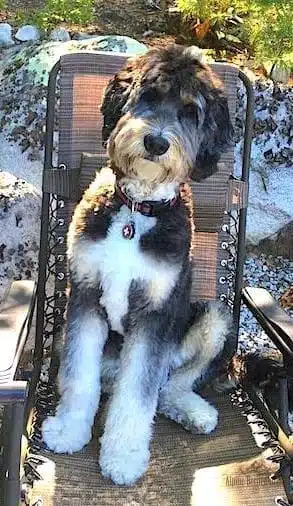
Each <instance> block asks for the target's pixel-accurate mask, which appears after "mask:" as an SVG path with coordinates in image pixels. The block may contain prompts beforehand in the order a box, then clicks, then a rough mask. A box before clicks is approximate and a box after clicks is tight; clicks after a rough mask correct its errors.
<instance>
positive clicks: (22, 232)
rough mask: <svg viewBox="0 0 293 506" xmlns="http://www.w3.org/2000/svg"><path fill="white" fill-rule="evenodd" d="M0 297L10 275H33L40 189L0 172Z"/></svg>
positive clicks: (28, 276) (33, 277)
mask: <svg viewBox="0 0 293 506" xmlns="http://www.w3.org/2000/svg"><path fill="white" fill-rule="evenodd" d="M0 188H1V194H0V301H1V300H2V298H3V297H4V295H5V292H6V289H7V288H8V286H9V284H10V280H12V279H31V278H32V279H36V276H37V262H38V249H39V234H40V212H41V193H40V191H38V190H37V189H36V188H34V187H33V186H32V185H31V184H29V183H27V182H25V181H23V180H22V179H18V178H16V177H14V176H13V175H11V174H9V173H8V172H1V173H0Z"/></svg>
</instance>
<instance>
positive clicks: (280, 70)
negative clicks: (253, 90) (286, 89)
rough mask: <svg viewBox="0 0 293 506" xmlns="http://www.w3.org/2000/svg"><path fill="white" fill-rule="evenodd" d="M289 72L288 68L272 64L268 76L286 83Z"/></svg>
mask: <svg viewBox="0 0 293 506" xmlns="http://www.w3.org/2000/svg"><path fill="white" fill-rule="evenodd" d="M290 74H291V71H290V69H285V68H284V67H280V66H278V65H273V66H272V69H271V72H270V77H271V79H272V80H273V81H275V82H279V83H284V84H287V83H288V81H289V78H290Z"/></svg>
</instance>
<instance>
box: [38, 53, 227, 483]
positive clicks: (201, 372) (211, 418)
mask: <svg viewBox="0 0 293 506" xmlns="http://www.w3.org/2000/svg"><path fill="white" fill-rule="evenodd" d="M102 112H103V114H104V128H103V135H104V139H105V141H108V153H109V159H110V167H109V168H105V169H102V170H101V172H100V173H99V174H98V175H97V177H96V179H95V181H94V182H93V183H92V184H91V186H90V187H89V189H88V190H87V191H86V192H85V194H84V196H83V198H82V200H81V202H80V203H79V205H78V206H77V208H76V210H75V214H74V217H73V220H72V223H71V225H70V230H69V235H68V257H69V268H70V295H69V300H68V307H67V326H66V342H65V352H64V357H63V361H62V363H61V367H60V373H59V386H60V394H61V400H60V403H59V405H58V408H57V412H56V415H55V416H54V417H49V418H48V419H47V420H46V421H45V422H44V424H43V438H44V441H45V443H46V444H47V445H48V447H49V448H51V449H52V450H55V451H56V452H68V453H71V452H75V451H77V450H80V449H81V448H82V447H83V446H84V445H85V444H87V443H88V442H89V440H90V439H91V428H92V425H93V421H94V417H95V414H96V411H97V408H98V405H99V398H100V392H101V385H102V388H104V389H105V390H107V391H108V392H111V396H110V400H109V407H108V411H107V417H106V422H105V428H104V434H103V436H102V438H101V451H100V467H101V470H102V473H103V475H104V476H106V477H110V478H111V479H112V480H113V481H114V482H115V483H117V484H132V483H134V482H135V481H136V480H137V479H138V478H139V477H140V476H141V475H142V474H143V473H144V471H145V470H146V469H147V466H148V462H149V444H150V438H151V432H152V423H153V420H154V416H155V413H156V410H157V409H158V410H159V411H160V412H162V413H164V414H165V415H166V416H168V417H170V418H172V419H173V420H176V421H177V422H179V423H181V424H182V425H183V426H185V427H187V428H189V429H192V430H195V431H197V432H199V433H204V434H207V433H209V432H211V431H212V430H213V429H214V428H215V427H216V425H217V419H218V415H217V410H216V409H215V408H214V407H213V406H211V405H210V404H209V403H208V402H207V401H206V400H205V399H203V398H202V397H200V395H198V394H197V393H195V391H194V390H195V388H196V387H197V386H198V385H199V382H200V381H201V380H202V378H203V377H204V376H205V375H206V374H207V373H208V371H209V369H210V367H211V365H212V364H213V363H215V360H216V359H219V358H220V357H221V356H222V354H223V350H224V349H225V346H226V345H227V342H228V336H229V335H230V333H231V328H230V321H229V317H228V316H227V314H226V313H225V312H223V311H222V309H220V308H219V306H217V305H211V304H204V303H201V304H200V303H199V304H197V305H195V306H193V307H191V305H190V286H191V244H192V234H193V216H192V199H191V193H190V189H189V188H188V187H187V186H184V185H182V183H184V182H186V181H187V180H188V179H189V177H191V178H193V179H195V180H196V181H200V180H202V179H204V178H206V177H208V176H209V175H211V174H212V173H214V172H215V171H216V170H217V162H218V160H219V157H220V154H221V153H222V152H223V150H225V148H226V147H227V146H228V144H229V143H230V141H231V137H232V126H231V122H230V119H229V112H228V107H227V101H226V98H225V97H224V94H223V90H222V86H221V83H220V82H219V80H218V78H217V77H216V76H215V75H214V74H213V72H212V71H211V69H210V68H209V67H207V66H205V65H204V64H202V63H200V61H199V59H198V57H197V56H196V55H195V54H194V52H193V50H192V49H191V48H189V49H186V48H183V47H179V46H174V47H171V48H168V49H163V50H152V51H149V52H148V53H147V54H146V55H144V56H140V57H137V58H134V59H131V60H129V62H128V63H127V65H126V66H125V68H123V69H122V70H121V72H119V73H118V74H117V75H116V76H115V77H114V78H113V79H112V80H111V81H110V83H109V85H108V87H107V89H106V92H105V96H104V102H103V105H102Z"/></svg>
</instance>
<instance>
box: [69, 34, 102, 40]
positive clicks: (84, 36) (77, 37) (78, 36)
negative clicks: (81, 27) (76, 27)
mask: <svg viewBox="0 0 293 506" xmlns="http://www.w3.org/2000/svg"><path fill="white" fill-rule="evenodd" d="M96 37H97V35H96V34H93V35H90V34H89V33H86V32H77V33H75V34H74V35H73V37H72V40H88V39H95V38H96Z"/></svg>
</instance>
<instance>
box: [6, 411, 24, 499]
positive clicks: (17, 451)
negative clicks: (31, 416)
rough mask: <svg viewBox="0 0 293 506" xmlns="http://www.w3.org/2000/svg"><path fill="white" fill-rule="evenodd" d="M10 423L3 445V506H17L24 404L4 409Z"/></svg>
mask: <svg viewBox="0 0 293 506" xmlns="http://www.w3.org/2000/svg"><path fill="white" fill-rule="evenodd" d="M6 409H7V415H8V417H7V419H8V420H9V421H10V427H9V431H8V432H7V443H6V445H5V447H6V448H5V455H4V466H5V467H4V469H6V480H5V491H4V506H17V505H18V504H19V499H20V458H21V438H22V433H23V420H24V404H23V403H20V402H18V403H14V404H12V405H9V406H7V407H6Z"/></svg>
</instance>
